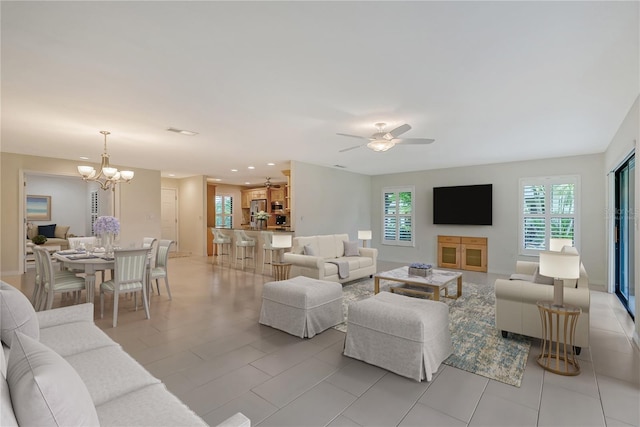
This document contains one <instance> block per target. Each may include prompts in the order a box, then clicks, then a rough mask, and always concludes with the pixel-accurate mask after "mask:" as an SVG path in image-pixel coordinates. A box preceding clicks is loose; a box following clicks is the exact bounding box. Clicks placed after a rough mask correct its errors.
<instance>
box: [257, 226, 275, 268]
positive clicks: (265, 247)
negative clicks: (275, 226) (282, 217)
mask: <svg viewBox="0 0 640 427" xmlns="http://www.w3.org/2000/svg"><path fill="white" fill-rule="evenodd" d="M260 234H261V235H262V239H263V240H264V243H263V244H262V274H264V266H265V264H269V265H271V266H273V251H277V250H278V249H277V248H274V247H273V231H261V232H260ZM267 252H269V261H268V262H267ZM271 270H272V271H273V267H271Z"/></svg>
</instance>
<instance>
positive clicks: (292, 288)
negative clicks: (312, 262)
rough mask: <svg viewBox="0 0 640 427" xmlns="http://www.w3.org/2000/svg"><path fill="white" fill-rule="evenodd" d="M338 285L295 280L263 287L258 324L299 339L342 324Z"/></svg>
mask: <svg viewBox="0 0 640 427" xmlns="http://www.w3.org/2000/svg"><path fill="white" fill-rule="evenodd" d="M342 321H343V318H342V285H341V284H340V283H335V282H328V281H326V280H317V279H312V278H310V277H304V276H297V277H294V278H293V279H288V280H281V281H278V282H269V283H265V285H264V288H263V289H262V309H261V310H260V323H262V324H263V325H268V326H271V327H274V328H276V329H280V330H282V331H285V332H288V333H290V334H291V335H295V336H298V337H300V338H305V337H307V338H311V337H313V336H314V335H315V334H319V333H320V332H322V331H324V330H325V329H328V328H330V327H332V326H335V325H337V324H339V323H342Z"/></svg>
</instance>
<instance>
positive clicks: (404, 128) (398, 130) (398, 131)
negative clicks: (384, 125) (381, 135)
mask: <svg viewBox="0 0 640 427" xmlns="http://www.w3.org/2000/svg"><path fill="white" fill-rule="evenodd" d="M408 130H411V126H409V125H408V124H406V123H405V124H403V125H402V126H398V127H397V128H395V129H394V130H391V131H389V132H387V133H386V134H385V139H392V138H397V137H399V136H400V135H402V134H403V133H405V132H407V131H408ZM387 135H391V138H388V137H387Z"/></svg>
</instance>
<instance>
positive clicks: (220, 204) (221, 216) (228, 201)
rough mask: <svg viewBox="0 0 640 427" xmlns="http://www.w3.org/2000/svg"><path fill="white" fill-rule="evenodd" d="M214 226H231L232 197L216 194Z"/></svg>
mask: <svg viewBox="0 0 640 427" xmlns="http://www.w3.org/2000/svg"><path fill="white" fill-rule="evenodd" d="M215 208H216V227H218V228H233V197H231V196H226V195H222V196H216V199H215Z"/></svg>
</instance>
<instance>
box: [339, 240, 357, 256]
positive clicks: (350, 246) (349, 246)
mask: <svg viewBox="0 0 640 427" xmlns="http://www.w3.org/2000/svg"><path fill="white" fill-rule="evenodd" d="M342 243H344V256H360V252H359V251H358V241H355V242H347V241H346V240H343V241H342Z"/></svg>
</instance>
